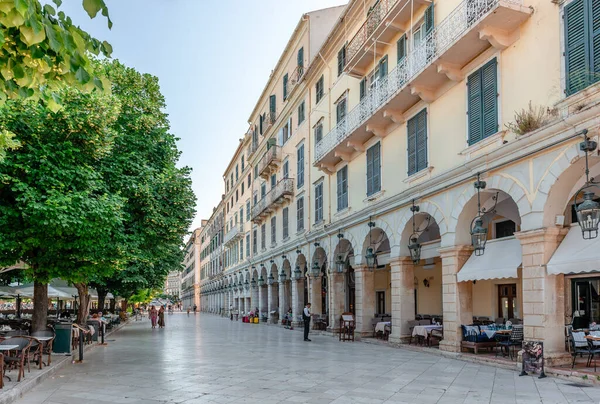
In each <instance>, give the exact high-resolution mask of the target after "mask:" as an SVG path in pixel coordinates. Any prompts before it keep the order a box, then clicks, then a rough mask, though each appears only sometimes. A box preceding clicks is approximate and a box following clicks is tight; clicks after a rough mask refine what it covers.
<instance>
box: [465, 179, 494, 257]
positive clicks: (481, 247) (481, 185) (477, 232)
mask: <svg viewBox="0 0 600 404" xmlns="http://www.w3.org/2000/svg"><path fill="white" fill-rule="evenodd" d="M473 186H474V187H475V189H476V190H477V216H475V218H473V220H472V221H471V245H472V246H473V249H474V250H475V251H474V252H475V255H476V256H481V255H483V253H484V252H485V244H486V243H487V234H488V229H487V227H484V226H483V216H484V215H485V214H487V213H490V212H491V213H494V212H495V211H496V204H497V203H498V193H496V195H495V196H493V197H492V199H493V200H494V206H493V207H492V209H490V210H487V209H485V208H482V207H481V190H482V189H485V187H486V183H485V181H481V179H480V174H479V173H477V181H475V183H474V184H473Z"/></svg>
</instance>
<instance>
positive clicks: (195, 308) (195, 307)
mask: <svg viewBox="0 0 600 404" xmlns="http://www.w3.org/2000/svg"><path fill="white" fill-rule="evenodd" d="M196 310H198V306H196V305H194V315H195V314H196Z"/></svg>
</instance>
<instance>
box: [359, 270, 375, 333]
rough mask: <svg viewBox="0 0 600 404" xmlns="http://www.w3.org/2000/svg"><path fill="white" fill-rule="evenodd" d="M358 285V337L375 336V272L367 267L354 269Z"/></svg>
mask: <svg viewBox="0 0 600 404" xmlns="http://www.w3.org/2000/svg"><path fill="white" fill-rule="evenodd" d="M354 279H355V284H356V289H355V290H356V292H355V293H356V295H355V297H356V337H358V338H360V337H361V336H368V335H373V328H372V327H371V320H372V319H373V317H374V316H375V271H369V268H368V267H367V266H366V265H365V266H362V267H358V268H355V269H354Z"/></svg>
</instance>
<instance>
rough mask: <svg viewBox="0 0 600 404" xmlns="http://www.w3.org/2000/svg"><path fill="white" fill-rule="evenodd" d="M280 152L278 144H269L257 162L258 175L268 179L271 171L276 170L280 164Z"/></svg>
mask: <svg viewBox="0 0 600 404" xmlns="http://www.w3.org/2000/svg"><path fill="white" fill-rule="evenodd" d="M281 154H282V153H281V147H280V146H277V145H273V146H271V147H270V148H269V149H268V150H267V151H266V152H265V154H264V156H262V158H261V159H260V161H259V162H258V175H260V176H261V177H262V178H264V179H268V178H269V177H270V176H271V174H272V173H274V172H276V171H277V170H278V169H279V165H280V164H281Z"/></svg>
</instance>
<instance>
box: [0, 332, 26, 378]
mask: <svg viewBox="0 0 600 404" xmlns="http://www.w3.org/2000/svg"><path fill="white" fill-rule="evenodd" d="M0 345H17V346H18V347H17V348H16V349H15V350H13V351H7V352H6V354H5V355H4V367H5V368H11V369H18V370H19V376H18V377H17V381H18V382H20V381H21V376H23V377H25V360H26V358H27V355H29V346H30V345H31V340H30V339H29V338H24V337H12V338H8V339H5V340H4V341H2V342H0Z"/></svg>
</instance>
